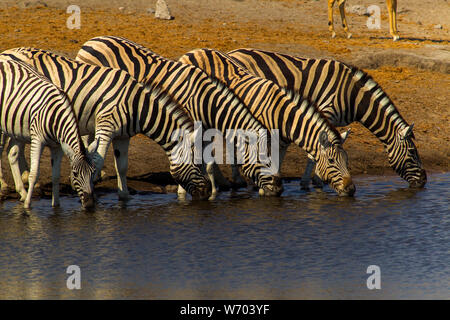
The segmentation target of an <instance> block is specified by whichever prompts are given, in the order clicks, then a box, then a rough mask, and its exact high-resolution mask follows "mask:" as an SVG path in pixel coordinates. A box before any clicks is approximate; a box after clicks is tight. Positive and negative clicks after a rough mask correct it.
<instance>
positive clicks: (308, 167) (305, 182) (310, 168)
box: [300, 158, 316, 190]
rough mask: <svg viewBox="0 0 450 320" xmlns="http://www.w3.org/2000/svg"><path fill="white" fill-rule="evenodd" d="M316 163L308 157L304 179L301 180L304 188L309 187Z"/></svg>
mask: <svg viewBox="0 0 450 320" xmlns="http://www.w3.org/2000/svg"><path fill="white" fill-rule="evenodd" d="M315 166H316V163H315V162H314V161H313V160H311V159H309V158H308V162H307V163H306V168H305V172H304V173H303V176H302V179H301V180H300V186H301V188H302V189H303V190H308V189H309V182H310V180H311V173H312V172H313V170H314V167H315Z"/></svg>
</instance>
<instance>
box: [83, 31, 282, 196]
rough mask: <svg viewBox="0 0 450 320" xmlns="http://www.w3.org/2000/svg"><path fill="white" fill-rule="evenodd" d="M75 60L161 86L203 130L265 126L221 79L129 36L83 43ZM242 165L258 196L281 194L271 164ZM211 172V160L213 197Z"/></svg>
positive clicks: (102, 38)
mask: <svg viewBox="0 0 450 320" xmlns="http://www.w3.org/2000/svg"><path fill="white" fill-rule="evenodd" d="M76 59H77V60H79V61H83V62H86V63H90V64H94V65H102V66H106V67H112V68H119V69H122V70H125V71H127V72H128V73H130V74H131V75H132V76H133V77H134V78H136V79H137V80H138V81H140V82H142V83H145V84H152V85H154V84H157V85H158V86H160V87H162V88H164V90H166V91H167V92H168V93H169V94H171V95H172V96H173V97H174V99H175V100H177V101H178V102H179V103H180V104H181V105H183V106H184V108H185V109H186V110H187V111H188V112H189V114H190V116H191V118H192V119H193V120H195V121H201V122H202V124H203V127H204V128H205V129H211V128H214V129H217V130H219V131H221V132H223V133H225V132H226V131H227V130H230V129H234V130H237V129H243V130H246V131H248V132H254V133H258V132H259V130H261V129H264V127H263V126H262V124H261V123H259V122H258V120H256V119H255V118H254V117H253V115H252V114H251V113H250V112H249V111H248V109H247V108H245V106H244V105H243V103H242V102H241V101H240V100H239V98H238V97H237V96H236V95H234V94H233V92H231V91H230V90H229V89H228V88H227V87H226V86H225V85H223V84H221V83H220V82H219V81H218V80H217V79H211V78H210V77H209V76H208V75H207V74H206V73H204V72H203V71H202V70H201V69H199V68H197V67H194V66H191V65H185V64H182V63H179V62H176V61H171V60H168V59H165V58H163V57H161V56H159V55H157V54H155V53H153V52H152V51H150V50H149V49H147V48H145V47H143V46H141V45H139V44H136V43H134V42H132V41H130V40H127V39H124V38H119V37H111V36H103V37H95V38H93V39H91V40H89V41H87V42H86V43H85V44H84V45H83V46H82V48H81V50H80V51H79V52H78V54H77V58H76ZM188 102H189V103H188ZM264 131H265V130H264ZM258 138H261V139H264V138H265V137H258ZM238 148H239V149H240V150H243V152H244V158H245V159H248V157H249V154H248V153H249V149H248V146H238ZM242 168H243V173H244V175H245V176H247V177H248V178H250V179H251V180H252V181H253V182H255V184H256V185H257V186H258V187H259V189H260V194H264V195H266V196H273V195H275V196H278V195H280V194H281V192H282V186H281V179H279V178H278V177H277V176H274V173H271V172H270V170H269V168H268V167H267V165H263V164H262V163H258V162H256V161H253V162H251V163H248V162H244V164H243V166H242ZM212 170H213V166H212V163H208V164H207V172H208V174H209V177H210V180H211V181H212V187H213V192H212V193H213V196H214V195H215V194H216V192H217V191H216V189H217V188H216V184H215V182H214V177H213V172H212Z"/></svg>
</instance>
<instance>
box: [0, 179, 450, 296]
mask: <svg viewBox="0 0 450 320" xmlns="http://www.w3.org/2000/svg"><path fill="white" fill-rule="evenodd" d="M355 182H356V185H357V188H358V190H357V194H356V197H355V198H354V199H351V198H339V197H337V196H336V195H335V194H334V193H333V192H332V191H331V190H328V189H326V190H325V191H324V192H322V193H320V192H316V191H311V192H304V191H300V190H299V187H298V182H291V183H286V184H285V187H286V191H285V193H284V194H283V197H281V198H276V199H263V198H258V196H257V194H256V193H252V192H248V191H247V190H243V191H239V192H228V193H223V194H221V195H220V196H219V197H218V199H216V200H215V201H211V202H191V201H186V202H179V201H177V200H176V196H175V195H174V194H169V195H135V196H134V197H133V199H132V200H131V201H129V202H128V203H121V202H118V201H117V200H116V196H115V194H108V195H105V196H102V197H100V198H99V205H98V207H97V209H96V211H95V212H84V211H82V210H81V209H80V205H79V202H78V200H77V199H76V198H69V197H64V198H62V199H61V205H62V208H61V209H52V208H51V203H50V200H48V199H42V200H39V201H35V202H33V209H32V210H31V211H30V212H28V214H26V213H24V210H23V209H22V205H21V204H20V203H18V202H17V201H7V202H3V203H0V212H1V214H0V298H2V299H11V298H12V299H23V298H26V299H35V298H39V299H59V298H65V299H78V298H85V299H106V298H108V299H123V298H132V299H166V298H170V299H180V298H186V299H220V298H222V299H227V298H235V299H328V298H332V299H366V298H373V299H389V298H393V299H436V298H439V299H449V298H450V276H449V274H450V266H449V265H450V215H449V207H448V206H449V199H450V194H449V186H450V173H446V174H439V175H431V176H430V177H429V183H428V184H427V186H426V188H425V189H423V190H410V189H408V188H407V187H406V184H405V183H404V182H403V181H401V180H400V178H397V177H388V178H383V177H364V178H359V179H355ZM69 265H78V266H79V267H80V268H81V290H68V289H67V287H66V279H67V278H68V277H69V275H68V274H66V269H67V267H68V266H69ZM369 265H377V266H379V267H380V269H381V290H368V289H367V286H366V281H367V278H368V277H369V276H370V274H367V273H366V271H367V267H368V266H369Z"/></svg>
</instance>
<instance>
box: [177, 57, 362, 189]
mask: <svg viewBox="0 0 450 320" xmlns="http://www.w3.org/2000/svg"><path fill="white" fill-rule="evenodd" d="M179 61H180V62H182V63H186V64H192V65H195V66H198V67H200V68H201V69H203V70H204V71H205V72H206V73H207V74H209V75H210V76H213V77H215V78H218V79H219V80H220V81H222V82H223V83H225V84H226V85H227V86H228V87H229V88H230V89H231V90H232V91H233V92H234V93H235V94H237V95H238V96H239V97H240V98H241V100H242V101H243V102H244V103H245V105H246V106H247V107H248V108H249V109H250V111H251V113H252V114H253V115H254V116H255V117H256V118H257V119H258V120H259V121H260V122H262V123H263V124H264V126H265V127H266V128H268V129H279V130H280V137H281V139H280V140H281V142H280V164H279V167H281V162H282V160H283V158H284V156H285V153H286V150H287V147H288V145H289V144H290V143H295V144H296V145H298V146H299V147H300V148H302V149H304V150H305V151H306V152H307V153H308V155H309V156H310V157H312V158H313V159H314V160H315V161H316V163H317V166H316V173H317V175H318V176H319V177H320V178H321V179H322V180H324V181H325V182H329V183H330V186H331V187H332V188H333V189H334V190H335V191H336V192H337V193H338V194H339V195H342V196H345V195H350V196H352V195H353V194H354V192H355V190H356V188H355V186H354V184H353V182H352V179H351V176H350V173H349V172H348V169H347V163H348V157H347V153H346V152H345V150H344V149H343V148H342V143H343V142H344V141H345V139H346V137H347V134H344V135H343V136H341V135H340V133H339V132H338V131H337V130H336V129H335V128H334V126H332V125H331V124H330V123H329V122H328V120H327V119H326V118H325V117H323V116H322V115H321V113H320V112H319V111H318V110H317V109H316V107H315V105H314V104H313V103H311V102H310V101H309V100H307V99H301V97H300V96H299V95H293V96H290V95H288V94H286V92H285V91H284V90H282V89H281V88H280V87H279V86H278V85H277V84H275V83H274V82H272V81H270V80H267V79H263V78H259V77H255V76H253V75H251V74H250V73H249V72H247V71H246V70H245V69H243V68H242V67H241V66H240V65H238V64H237V63H235V62H234V60H232V58H230V57H229V56H227V55H226V54H224V53H222V52H219V51H217V50H212V49H197V50H193V51H191V52H189V53H187V54H185V55H183V56H181V58H180V59H179Z"/></svg>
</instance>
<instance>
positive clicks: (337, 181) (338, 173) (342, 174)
mask: <svg viewBox="0 0 450 320" xmlns="http://www.w3.org/2000/svg"><path fill="white" fill-rule="evenodd" d="M347 134H348V133H347ZM347 134H346V135H345V136H344V135H342V138H341V143H337V144H332V143H331V142H330V141H329V140H328V135H327V133H326V132H325V131H321V132H320V134H319V145H320V147H319V152H318V159H316V174H317V176H318V177H319V178H320V179H322V181H323V182H325V183H328V184H329V185H330V186H331V187H332V188H333V189H334V190H336V192H337V193H338V194H339V195H340V196H353V194H354V193H355V191H356V187H355V185H354V184H353V181H352V178H351V176H350V173H349V171H348V168H347V165H348V156H347V153H346V152H345V150H344V149H343V148H342V143H343V142H344V141H345V138H346V137H347Z"/></svg>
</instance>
